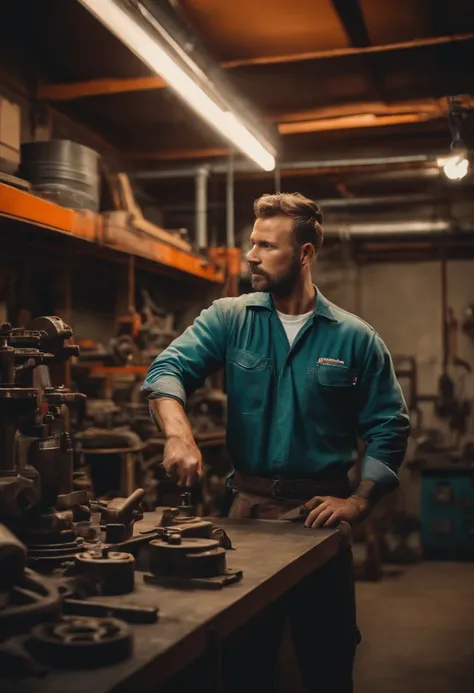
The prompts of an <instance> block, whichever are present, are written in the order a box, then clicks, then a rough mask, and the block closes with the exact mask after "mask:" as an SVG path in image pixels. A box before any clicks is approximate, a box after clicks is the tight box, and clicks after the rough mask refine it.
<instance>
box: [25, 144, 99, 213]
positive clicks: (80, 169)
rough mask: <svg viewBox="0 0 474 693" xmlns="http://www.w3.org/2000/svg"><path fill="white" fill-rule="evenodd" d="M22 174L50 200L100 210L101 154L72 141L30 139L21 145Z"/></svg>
mask: <svg viewBox="0 0 474 693" xmlns="http://www.w3.org/2000/svg"><path fill="white" fill-rule="evenodd" d="M20 172H21V176H22V177H23V178H25V179H26V180H28V181H30V183H31V185H32V192H33V193H35V194H36V195H39V196H41V197H44V198H46V199H48V200H50V201H51V202H56V203H57V204H60V205H63V207H72V208H73V209H88V210H91V211H93V212H98V211H99V202H100V175H99V155H98V154H97V152H95V151H94V150H93V149H89V147H84V146H83V145H82V144H78V143H77V142H71V141H69V140H50V141H49V142H28V143H26V144H23V145H22V146H21V166H20Z"/></svg>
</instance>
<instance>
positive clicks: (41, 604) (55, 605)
mask: <svg viewBox="0 0 474 693" xmlns="http://www.w3.org/2000/svg"><path fill="white" fill-rule="evenodd" d="M60 611H61V595H60V593H59V591H58V589H57V586H56V585H55V584H54V582H53V581H51V580H49V579H48V578H45V577H43V576H42V575H39V574H38V573H35V572H34V571H33V570H30V569H29V568H26V569H25V571H24V573H23V575H22V576H21V577H20V578H19V579H18V580H17V581H16V582H15V584H14V585H13V586H12V587H11V588H10V589H9V590H7V591H5V592H2V603H1V608H0V641H1V640H3V639H4V638H11V637H12V636H14V635H17V634H19V633H26V632H27V631H28V630H29V629H30V628H31V626H33V625H36V624H37V623H40V622H41V621H50V620H52V619H54V618H56V617H57V616H59V614H60Z"/></svg>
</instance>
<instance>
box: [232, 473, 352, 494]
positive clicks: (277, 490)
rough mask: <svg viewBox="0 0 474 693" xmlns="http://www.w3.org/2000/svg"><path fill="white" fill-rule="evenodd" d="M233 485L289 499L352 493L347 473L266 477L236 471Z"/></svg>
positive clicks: (252, 491)
mask: <svg viewBox="0 0 474 693" xmlns="http://www.w3.org/2000/svg"><path fill="white" fill-rule="evenodd" d="M232 485H233V487H234V488H235V489H237V490H238V491H242V492H247V493H254V494H256V495H258V496H268V497H270V498H280V499H282V500H283V499H288V500H290V499H291V500H302V501H307V500H309V499H310V498H314V496H336V497H337V498H347V497H348V496H350V495H351V487H350V483H349V479H348V478H347V476H346V475H344V476H341V477H338V478H336V479H327V480H326V479H324V480H318V479H265V478H263V477H257V476H250V475H249V474H242V473H240V472H237V471H236V472H235V473H234V478H233V482H232Z"/></svg>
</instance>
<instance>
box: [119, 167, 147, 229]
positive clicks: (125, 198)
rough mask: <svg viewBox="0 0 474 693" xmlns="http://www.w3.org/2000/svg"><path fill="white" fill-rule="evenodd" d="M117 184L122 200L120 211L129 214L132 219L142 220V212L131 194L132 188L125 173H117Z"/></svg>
mask: <svg viewBox="0 0 474 693" xmlns="http://www.w3.org/2000/svg"><path fill="white" fill-rule="evenodd" d="M117 183H118V186H119V190H120V197H121V200H122V209H124V210H126V211H127V212H130V214H132V215H133V216H134V217H138V218H140V219H142V218H143V215H142V210H141V209H140V207H139V206H138V205H137V203H136V201H135V195H134V194H133V188H132V185H131V183H130V178H129V177H128V175H127V174H126V173H117Z"/></svg>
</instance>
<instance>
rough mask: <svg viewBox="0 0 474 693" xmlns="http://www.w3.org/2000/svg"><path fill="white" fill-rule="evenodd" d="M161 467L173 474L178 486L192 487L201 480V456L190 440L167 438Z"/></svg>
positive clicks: (174, 437) (175, 437) (177, 437)
mask: <svg viewBox="0 0 474 693" xmlns="http://www.w3.org/2000/svg"><path fill="white" fill-rule="evenodd" d="M163 467H164V468H165V469H166V471H167V472H168V473H172V472H175V473H176V474H177V477H178V486H192V485H193V484H194V483H196V481H198V480H199V479H201V478H202V456H201V453H200V452H199V448H198V447H197V445H196V443H195V442H194V440H193V439H192V438H187V437H182V436H174V435H172V436H169V438H168V439H167V441H166V443H165V449H164V453H163Z"/></svg>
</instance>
